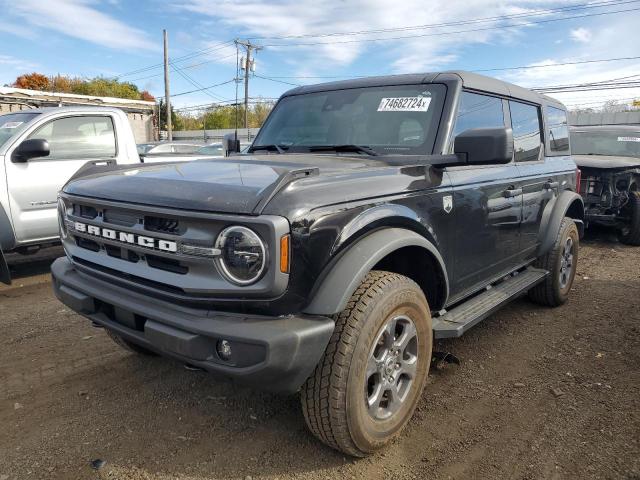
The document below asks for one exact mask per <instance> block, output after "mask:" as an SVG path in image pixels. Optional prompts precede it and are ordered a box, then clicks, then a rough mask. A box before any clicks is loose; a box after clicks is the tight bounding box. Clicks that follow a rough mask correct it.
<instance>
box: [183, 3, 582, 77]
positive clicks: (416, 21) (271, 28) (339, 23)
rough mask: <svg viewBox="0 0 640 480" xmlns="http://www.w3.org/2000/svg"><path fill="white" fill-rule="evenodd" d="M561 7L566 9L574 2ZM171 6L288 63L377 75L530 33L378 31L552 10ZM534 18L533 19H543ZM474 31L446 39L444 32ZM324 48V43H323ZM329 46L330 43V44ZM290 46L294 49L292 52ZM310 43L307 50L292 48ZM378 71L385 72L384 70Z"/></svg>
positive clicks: (436, 62) (447, 59) (518, 6)
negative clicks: (367, 68) (376, 66)
mask: <svg viewBox="0 0 640 480" xmlns="http://www.w3.org/2000/svg"><path fill="white" fill-rule="evenodd" d="M575 2H577V0H569V1H568V2H567V3H575ZM174 6H175V7H177V8H178V9H182V10H186V11H189V12H192V13H197V14H198V15H201V16H203V17H205V18H209V19H213V20H215V21H216V23H217V24H218V25H219V26H220V27H225V28H227V29H228V30H229V31H232V32H234V34H239V35H246V36H253V37H282V36H286V37H292V36H293V37H295V36H303V37H301V38H287V39H278V38H273V39H269V38H262V39H261V40H259V42H261V43H262V44H265V45H267V47H268V48H270V49H271V50H272V51H280V52H286V53H287V54H290V55H291V56H295V58H296V59H297V61H298V62H299V63H305V64H306V65H305V68H306V69H309V68H312V69H314V70H317V71H326V69H327V65H331V67H332V68H339V67H344V66H348V65H351V64H352V63H354V62H355V61H356V60H360V59H366V58H367V57H368V56H375V58H376V59H377V60H378V61H379V62H380V63H381V65H380V70H381V73H401V72H407V71H411V72H416V71H424V70H429V69H442V68H446V66H447V65H450V64H451V63H453V62H454V61H456V59H457V58H458V57H459V55H460V54H461V53H462V52H463V51H464V50H465V49H466V48H468V47H471V46H473V45H477V44H481V43H496V44H498V43H504V42H508V41H510V40H511V39H512V38H514V36H517V35H518V31H519V30H524V29H526V30H531V28H532V27H531V26H524V25H522V24H523V23H526V22H527V21H530V20H531V19H530V18H529V19H519V20H518V21H517V22H518V23H520V25H521V26H519V27H518V28H508V29H495V30H491V29H489V28H491V27H495V26H497V25H498V21H497V20H489V21H485V22H482V23H471V24H459V25H449V26H448V27H444V28H443V27H440V28H423V29H409V30H400V31H394V32H385V31H384V30H385V29H394V28H399V27H406V26H407V25H432V24H438V23H452V22H459V21H464V20H469V19H478V18H487V17H496V16H500V15H513V14H522V13H527V12H530V11H532V10H538V11H539V10H540V9H544V8H554V7H557V3H556V2H553V1H551V0H537V1H533V0H516V1H513V2H511V5H505V2H503V1H501V0H466V1H464V2H460V1H459V2H451V1H448V0H431V1H429V2H425V1H424V0H403V1H397V0H350V1H348V2H336V1H334V0H280V1H274V0H247V1H245V2H236V1H234V0H176V4H174ZM544 17H545V15H538V16H536V17H535V19H540V18H544ZM371 30H379V32H377V33H370V34H366V35H348V36H343V35H331V36H321V37H308V36H307V37H305V36H306V35H310V34H312V35H326V34H327V33H330V32H360V31H371ZM460 30H474V31H469V32H466V33H456V34H453V35H451V34H447V32H451V31H460ZM412 35H421V36H419V37H415V36H414V37H413V38H404V39H401V40H398V39H394V40H387V41H377V42H358V40H360V39H372V38H377V39H384V38H389V37H403V36H405V37H406V36H412ZM328 42H332V43H328ZM334 42H337V43H334ZM293 44H298V45H295V46H293ZM300 44H313V45H300ZM384 70H386V71H384Z"/></svg>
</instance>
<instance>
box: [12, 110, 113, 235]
mask: <svg viewBox="0 0 640 480" xmlns="http://www.w3.org/2000/svg"><path fill="white" fill-rule="evenodd" d="M34 138H41V139H45V140H47V141H48V142H49V148H50V154H49V156H47V157H42V158H33V159H30V160H28V161H26V162H23V163H16V162H13V161H12V159H11V155H8V156H7V157H6V159H5V167H6V172H7V186H8V192H9V206H10V209H11V217H12V220H13V225H14V229H15V234H16V240H17V241H18V242H38V241H47V240H50V239H55V238H56V237H57V236H58V223H57V198H58V191H59V190H60V189H61V188H62V187H63V185H64V184H65V183H66V182H67V181H68V180H69V179H70V178H71V177H72V176H73V174H74V173H76V172H77V171H78V170H79V169H80V168H81V167H83V166H84V165H85V164H87V163H89V162H92V163H96V164H101V163H106V164H108V163H113V162H115V157H116V138H115V133H114V127H113V120H112V118H111V117H110V116H108V115H105V116H99V115H94V116H68V117H63V118H57V119H53V120H50V121H48V122H47V123H45V124H44V125H42V126H40V127H38V128H37V129H36V130H34V131H33V132H32V133H30V134H29V135H28V136H27V137H26V138H24V139H23V141H24V140H27V139H34ZM16 146H17V145H16Z"/></svg>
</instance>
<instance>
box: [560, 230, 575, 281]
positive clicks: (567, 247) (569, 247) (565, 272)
mask: <svg viewBox="0 0 640 480" xmlns="http://www.w3.org/2000/svg"><path fill="white" fill-rule="evenodd" d="M572 271H573V239H572V238H571V237H568V238H567V241H566V242H565V244H564V247H563V249H562V257H561V259H560V274H559V275H560V288H561V289H564V288H565V287H566V286H567V284H568V283H569V280H570V278H571V273H572Z"/></svg>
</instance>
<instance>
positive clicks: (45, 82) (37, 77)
mask: <svg viewBox="0 0 640 480" xmlns="http://www.w3.org/2000/svg"><path fill="white" fill-rule="evenodd" d="M14 86H15V87H17V88H26V89H29V90H49V87H50V83H49V79H48V78H47V77H46V76H44V75H42V74H41V73H36V72H33V73H27V74H25V75H20V76H19V77H18V78H16V81H15V83H14Z"/></svg>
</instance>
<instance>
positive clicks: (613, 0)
mask: <svg viewBox="0 0 640 480" xmlns="http://www.w3.org/2000/svg"><path fill="white" fill-rule="evenodd" d="M637 1H638V0H627V1H618V0H604V1H600V2H593V3H583V4H579V5H571V6H567V7H558V8H549V9H545V10H534V11H530V12H522V13H515V14H510V15H497V16H493V17H481V18H475V19H468V20H458V21H454V22H442V23H430V24H423V25H412V26H403V27H392V28H380V29H374V30H356V31H347V32H331V33H320V34H313V33H308V34H301V35H280V36H264V37H250V38H251V39H252V40H287V39H292V38H324V37H343V36H355V35H368V34H373V33H389V32H399V31H410V30H424V29H431V28H442V27H449V26H458V25H469V24H474V23H485V22H495V21H500V20H512V19H518V18H527V17H534V16H540V15H550V14H554V13H562V12H565V11H573V10H586V9H591V8H603V7H608V6H613V5H615V6H618V5H624V4H628V3H637Z"/></svg>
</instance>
